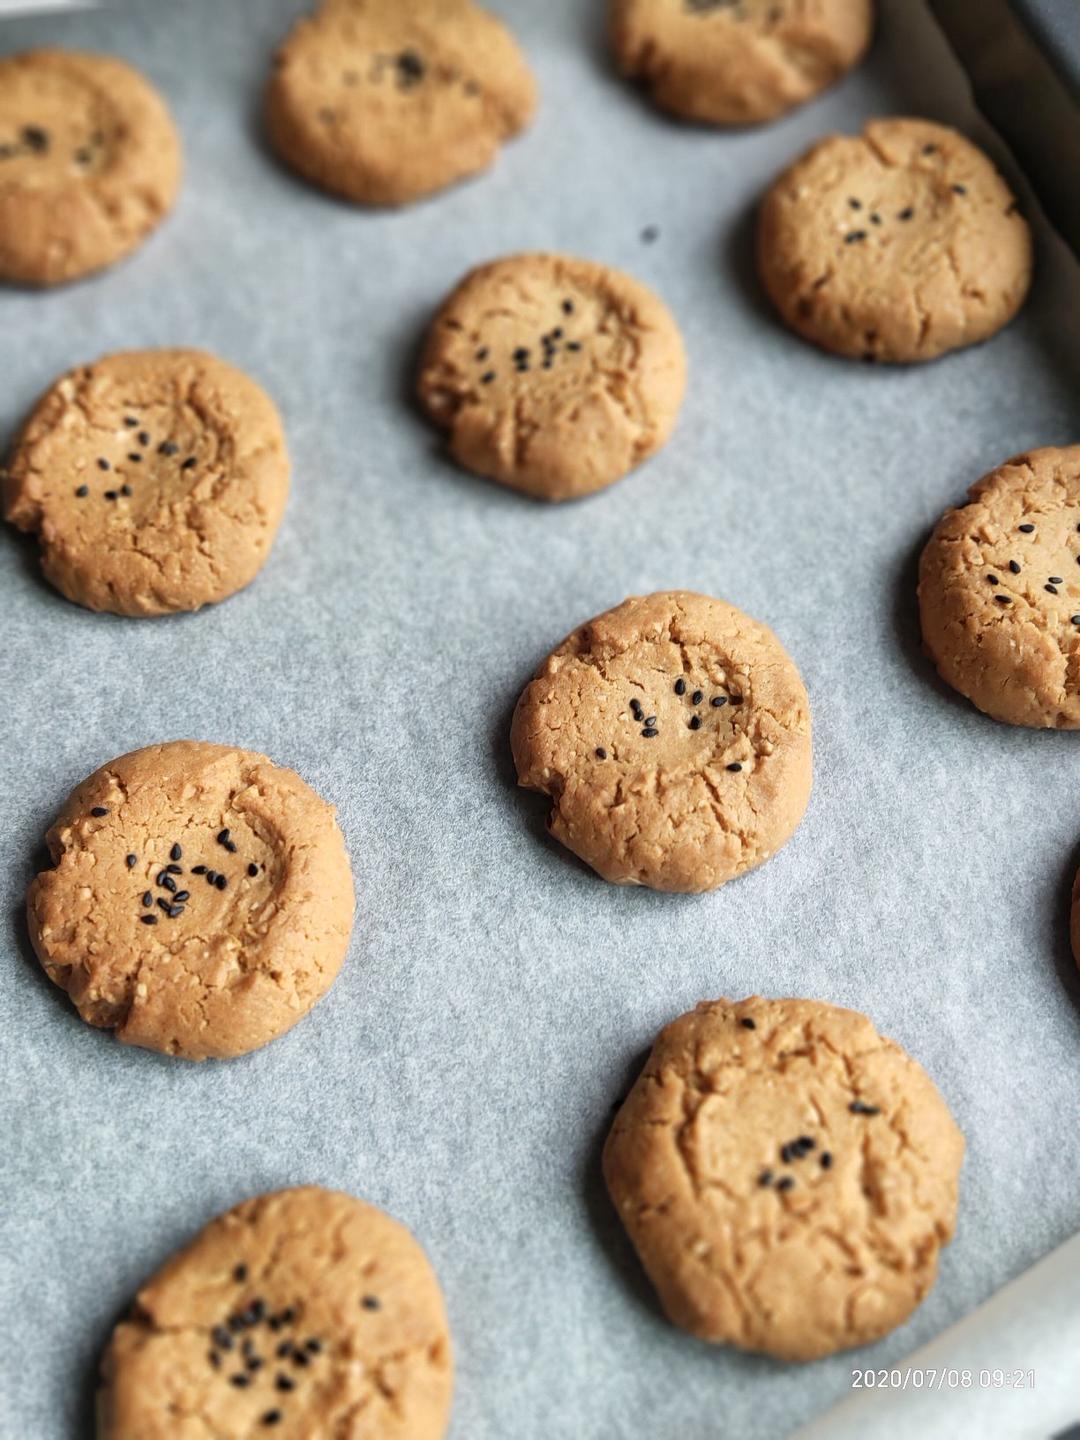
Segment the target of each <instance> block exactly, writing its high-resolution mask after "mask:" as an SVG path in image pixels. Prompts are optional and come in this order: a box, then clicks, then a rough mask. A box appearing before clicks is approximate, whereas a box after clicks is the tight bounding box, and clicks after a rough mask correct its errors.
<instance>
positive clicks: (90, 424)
mask: <svg viewBox="0 0 1080 1440" xmlns="http://www.w3.org/2000/svg"><path fill="white" fill-rule="evenodd" d="M0 481H2V496H3V506H4V517H5V519H7V520H10V521H11V523H12V524H14V525H17V526H18V528H19V529H20V530H25V531H28V532H30V533H31V534H36V535H37V536H38V539H39V541H40V544H41V565H42V569H43V570H44V572H45V575H46V577H47V578H48V580H50V581H51V583H52V584H53V585H55V586H56V588H57V589H58V590H59V591H61V593H62V594H64V595H66V596H67V598H68V599H69V600H73V601H74V602H75V603H76V604H77V605H85V606H86V607H87V608H88V609H91V610H108V611H111V612H112V613H113V614H115V615H164V614H167V613H169V612H171V611H177V610H198V609H199V608H200V606H203V605H209V604H212V603H213V602H215V601H218V600H224V599H225V598H226V597H227V596H229V595H232V594H233V593H234V592H235V591H237V590H240V589H242V588H243V587H244V586H245V585H247V584H249V583H250V581H252V580H253V579H254V578H255V576H256V574H257V573H258V571H259V570H260V569H261V568H262V566H263V564H264V563H265V561H266V557H267V555H268V554H269V553H270V546H271V544H272V542H273V539H274V536H275V534H276V533H277V528H278V525H279V524H280V522H281V517H282V514H283V512H284V509H285V501H286V498H287V496H288V492H289V457H288V454H287V452H286V448H285V436H284V434H283V432H282V428H281V420H280V418H279V416H278V413H277V411H276V410H275V409H274V406H273V404H272V403H271V401H270V400H269V398H268V397H267V395H266V394H265V392H264V391H263V390H261V389H260V388H259V386H258V385H256V384H255V382H254V381H253V380H251V379H249V378H248V376H246V375H244V374H242V373H241V372H240V371H239V370H235V369H234V368H233V367H232V366H231V365H226V364H225V363H224V361H222V360H218V359H216V358H215V357H214V356H212V355H206V354H203V353H201V352H200V351H196V350H139V351H131V352H129V353H125V354H121V355H110V356H107V357H106V358H105V359H103V360H99V361H97V363H96V364H93V365H84V366H82V367H80V368H79V369H78V370H72V371H71V372H70V373H69V374H67V375H65V376H63V377H62V378H61V379H60V380H58V381H57V382H56V383H55V384H54V385H53V387H52V388H51V389H50V390H49V391H48V393H47V394H46V395H45V396H44V397H43V398H42V399H41V400H40V401H39V402H38V404H37V406H36V407H35V409H34V411H33V413H32V414H31V416H30V418H29V420H28V421H27V422H26V425H25V427H24V428H23V431H22V433H21V435H20V436H19V438H18V440H17V441H16V443H15V446H14V449H13V452H12V454H11V457H10V459H9V462H8V466H7V472H6V474H4V475H3V476H0Z"/></svg>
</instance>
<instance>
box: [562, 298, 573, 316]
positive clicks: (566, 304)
mask: <svg viewBox="0 0 1080 1440" xmlns="http://www.w3.org/2000/svg"><path fill="white" fill-rule="evenodd" d="M562 308H563V314H564V315H572V314H573V313H574V302H573V301H572V300H564V301H563V302H562Z"/></svg>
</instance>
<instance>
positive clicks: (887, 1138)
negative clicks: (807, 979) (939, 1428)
mask: <svg viewBox="0 0 1080 1440" xmlns="http://www.w3.org/2000/svg"><path fill="white" fill-rule="evenodd" d="M963 1154H964V1139H963V1136H962V1135H961V1133H960V1131H959V1130H958V1128H957V1126H956V1124H955V1122H954V1121H953V1118H952V1116H951V1115H950V1114H949V1110H948V1107H947V1106H946V1104H945V1102H944V1100H943V1099H942V1098H941V1095H940V1094H939V1093H938V1091H937V1089H936V1088H935V1086H934V1084H933V1082H932V1081H931V1080H930V1078H929V1077H928V1076H927V1074H926V1072H925V1071H924V1070H923V1069H922V1068H921V1067H920V1066H919V1065H918V1064H917V1063H916V1062H915V1061H914V1060H913V1059H911V1057H910V1056H909V1055H907V1054H906V1053H905V1052H904V1051H903V1050H901V1048H900V1047H899V1045H896V1044H894V1043H893V1041H891V1040H886V1039H884V1038H883V1037H882V1036H880V1035H879V1034H878V1033H877V1031H876V1030H875V1029H874V1026H873V1025H872V1024H871V1022H870V1021H869V1020H868V1019H867V1017H866V1016H865V1015H860V1014H859V1013H858V1012H856V1011H854V1010H842V1009H839V1008H838V1007H837V1006H834V1005H826V1004H824V1003H822V1002H820V1001H815V1000H762V999H760V998H758V997H756V996H754V997H752V998H750V999H748V1000H743V1001H740V1002H738V1003H735V1002H732V1001H730V1000H716V1001H712V1002H703V1003H702V1004H700V1005H698V1007H697V1008H696V1010H693V1011H692V1012H691V1013H690V1014H688V1015H683V1016H682V1017H681V1018H680V1019H678V1020H676V1021H674V1022H673V1023H672V1024H670V1025H668V1026H667V1027H666V1028H665V1029H664V1030H662V1031H661V1032H660V1035H659V1037H658V1038H657V1040H656V1043H655V1045H654V1046H653V1050H652V1054H651V1055H650V1057H649V1060H648V1062H647V1063H646V1066H645V1069H644V1071H643V1072H642V1074H641V1076H640V1077H639V1079H638V1081H637V1083H636V1084H635V1085H634V1088H633V1089H632V1090H631V1092H630V1094H629V1096H628V1097H627V1099H626V1101H625V1102H624V1103H623V1105H622V1107H621V1109H620V1110H619V1112H618V1114H617V1116H616V1118H615V1122H614V1124H613V1126H612V1130H611V1133H610V1135H609V1136H608V1140H607V1143H606V1145H605V1147H604V1160H603V1166H604V1177H605V1179H606V1181H607V1186H608V1190H609V1191H610V1194H611V1198H612V1200H613V1202H614V1204H615V1207H616V1209H617V1210H618V1213H619V1216H620V1218H621V1220H622V1221H623V1224H624V1225H625V1226H626V1228H627V1231H628V1232H629V1235H630V1239H631V1240H632V1241H633V1244H634V1248H635V1249H636V1250H637V1252H638V1256H639V1258H640V1260H641V1262H642V1264H643V1266H644V1267H645V1270H646V1272H647V1273H648V1276H649V1278H650V1279H651V1281H652V1282H653V1284H654V1285H655V1286H656V1289H657V1292H658V1294H659V1297H660V1301H661V1303H662V1305H663V1307H664V1310H665V1312H666V1313H667V1315H668V1317H669V1318H670V1319H671V1320H672V1321H673V1322H674V1323H675V1324H676V1325H679V1326H681V1327H682V1328H683V1329H684V1330H688V1331H689V1332H690V1333H691V1334H692V1335H696V1336H698V1338H699V1339H702V1340H709V1341H712V1342H713V1343H717V1344H728V1345H737V1346H739V1347H740V1348H741V1349H744V1350H757V1351H764V1352H765V1353H767V1354H769V1355H774V1356H776V1357H778V1358H779V1359H782V1360H813V1359H816V1358H818V1357H819V1356H822V1355H829V1354H832V1352H833V1351H836V1350H843V1349H847V1348H849V1347H850V1346H853V1345H864V1344H866V1343H867V1342H869V1341H872V1340H877V1339H879V1338H880V1337H881V1336H882V1335H885V1334H887V1333H888V1332H889V1331H890V1330H892V1329H894V1328H895V1327H896V1326H897V1325H901V1324H903V1322H904V1321H905V1320H906V1319H907V1318H908V1316H909V1315H910V1314H911V1312H912V1311H913V1310H914V1309H915V1307H916V1305H918V1304H919V1302H920V1301H921V1300H923V1299H924V1298H925V1296H926V1295H927V1293H928V1292H929V1290H930V1288H931V1287H932V1285H933V1283H934V1280H935V1278H936V1275H937V1265H938V1252H939V1250H940V1248H941V1246H942V1245H946V1244H948V1242H949V1241H950V1240H951V1239H952V1236H953V1231H954V1228H955V1224H956V1207H957V1184H958V1179H959V1173H960V1166H961V1163H962V1160H963Z"/></svg>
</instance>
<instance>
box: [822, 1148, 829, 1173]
mask: <svg viewBox="0 0 1080 1440" xmlns="http://www.w3.org/2000/svg"><path fill="white" fill-rule="evenodd" d="M821 1168H822V1169H823V1170H831V1169H832V1156H831V1155H830V1154H829V1152H828V1150H823V1151H822V1152H821Z"/></svg>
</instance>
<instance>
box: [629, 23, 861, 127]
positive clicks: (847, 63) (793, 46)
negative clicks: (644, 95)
mask: <svg viewBox="0 0 1080 1440" xmlns="http://www.w3.org/2000/svg"><path fill="white" fill-rule="evenodd" d="M873 29H874V7H873V3H872V0H609V3H608V31H609V35H610V40H611V46H612V49H613V51H614V54H615V60H616V63H617V65H618V66H619V69H620V70H621V71H622V72H623V74H624V75H627V76H628V77H630V78H631V79H634V80H639V81H640V82H641V83H642V84H643V85H644V86H645V87H646V89H647V90H648V91H649V93H650V94H651V96H652V98H653V99H654V100H655V101H656V103H657V104H658V105H660V106H662V107H663V108H664V109H665V110H670V111H672V112H673V113H674V114H676V115H681V116H682V117H684V118H685V119H687V120H698V121H703V122H705V123H707V124H713V125H753V124H758V123H760V122H762V121H766V120H774V119H776V118H777V116H779V115H783V114H785V113H786V112H787V111H789V110H791V109H793V108H794V107H795V106H797V105H802V104H803V103H804V102H805V101H807V100H810V99H812V97H813V96H815V95H817V94H819V93H820V91H822V90H824V89H826V88H827V87H828V86H829V85H832V84H833V83H834V82H835V81H836V80H838V79H839V78H840V76H841V75H843V74H844V73H845V71H847V70H850V69H851V67H852V66H853V65H855V64H857V63H858V61H859V60H861V59H862V57H863V55H864V54H865V53H866V50H867V47H868V46H869V44H870V40H871V37H872V35H873Z"/></svg>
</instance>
